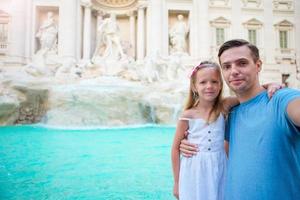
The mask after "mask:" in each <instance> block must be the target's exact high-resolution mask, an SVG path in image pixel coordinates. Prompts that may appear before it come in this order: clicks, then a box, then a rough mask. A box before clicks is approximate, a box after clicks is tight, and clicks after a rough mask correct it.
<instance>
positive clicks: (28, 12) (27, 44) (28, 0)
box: [25, 0, 33, 63]
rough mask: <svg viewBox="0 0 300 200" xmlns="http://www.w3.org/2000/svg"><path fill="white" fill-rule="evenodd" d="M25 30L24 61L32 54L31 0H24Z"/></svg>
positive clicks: (27, 60) (28, 59)
mask: <svg viewBox="0 0 300 200" xmlns="http://www.w3.org/2000/svg"><path fill="white" fill-rule="evenodd" d="M26 3H27V6H26V20H25V23H26V31H25V38H26V39H25V58H26V62H27V63H28V62H29V61H30V57H31V56H32V54H33V53H32V51H31V44H32V35H33V33H32V1H31V0H26Z"/></svg>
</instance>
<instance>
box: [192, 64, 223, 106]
mask: <svg viewBox="0 0 300 200" xmlns="http://www.w3.org/2000/svg"><path fill="white" fill-rule="evenodd" d="M195 76H196V77H195V78H196V81H195V83H194V91H195V92H197V93H198V95H199V100H200V101H206V102H214V101H215V100H216V98H217V97H218V95H219V93H220V91H221V87H222V83H221V77H220V74H219V72H218V71H217V69H215V68H212V67H204V68H202V69H199V70H198V71H197V73H196V74H195Z"/></svg>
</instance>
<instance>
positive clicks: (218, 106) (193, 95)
mask: <svg viewBox="0 0 300 200" xmlns="http://www.w3.org/2000/svg"><path fill="white" fill-rule="evenodd" d="M203 68H213V69H215V70H216V71H217V73H218V75H219V77H220V84H221V90H220V92H219V94H218V96H217V98H216V100H215V102H214V105H213V107H212V109H211V111H210V112H209V116H208V119H207V123H210V122H213V121H215V120H216V119H217V117H218V116H219V115H220V113H221V112H222V110H223V106H222V93H223V79H222V75H221V69H220V66H219V65H218V64H217V63H215V62H211V61H203V62H201V63H200V64H199V65H197V66H196V67H194V68H193V70H192V72H191V75H190V88H189V94H188V98H187V102H186V104H185V107H184V110H188V109H191V108H194V107H196V106H197V105H198V104H199V102H200V99H199V95H198V93H197V92H196V91H194V90H193V88H195V83H196V74H197V71H198V70H201V69H203Z"/></svg>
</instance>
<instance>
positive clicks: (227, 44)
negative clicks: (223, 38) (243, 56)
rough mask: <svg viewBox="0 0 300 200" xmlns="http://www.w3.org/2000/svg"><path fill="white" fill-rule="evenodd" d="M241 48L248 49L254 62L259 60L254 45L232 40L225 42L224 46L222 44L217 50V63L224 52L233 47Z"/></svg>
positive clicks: (240, 40)
mask: <svg viewBox="0 0 300 200" xmlns="http://www.w3.org/2000/svg"><path fill="white" fill-rule="evenodd" d="M241 46H247V47H248V48H249V49H250V51H251V56H252V58H253V60H254V62H256V61H257V60H259V59H260V58H259V50H258V48H257V47H256V46H255V45H253V44H251V43H250V42H248V41H247V40H243V39H234V40H229V41H227V42H225V43H224V44H222V46H221V47H220V49H219V53H218V57H219V61H220V56H221V55H222V54H223V52H224V51H226V50H228V49H231V48H234V47H241Z"/></svg>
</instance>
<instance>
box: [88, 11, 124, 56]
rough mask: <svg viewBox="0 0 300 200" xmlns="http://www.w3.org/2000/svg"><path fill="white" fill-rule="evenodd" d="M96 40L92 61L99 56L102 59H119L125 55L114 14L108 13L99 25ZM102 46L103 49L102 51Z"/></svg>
mask: <svg viewBox="0 0 300 200" xmlns="http://www.w3.org/2000/svg"><path fill="white" fill-rule="evenodd" d="M97 40H98V42H97V46H96V50H95V52H94V56H93V59H92V61H95V59H96V58H97V57H101V58H102V59H104V60H120V59H122V58H124V57H125V54H124V51H123V49H122V45H121V36H120V29H119V26H118V24H117V20H116V15H115V14H113V13H112V14H110V17H109V18H106V19H104V20H103V22H102V23H101V24H100V25H99V27H98V30H97ZM103 47H104V51H103V53H102V52H101V51H102V50H103Z"/></svg>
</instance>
